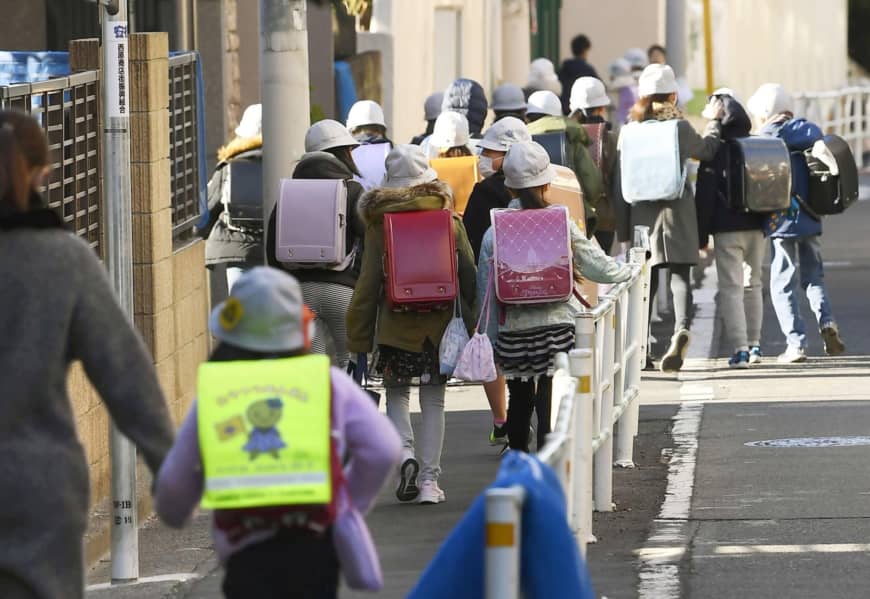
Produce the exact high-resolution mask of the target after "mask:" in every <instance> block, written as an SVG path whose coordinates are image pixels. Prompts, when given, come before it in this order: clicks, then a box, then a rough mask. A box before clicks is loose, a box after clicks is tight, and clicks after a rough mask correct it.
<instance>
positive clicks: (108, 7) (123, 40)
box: [96, 0, 139, 584]
mask: <svg viewBox="0 0 870 599" xmlns="http://www.w3.org/2000/svg"><path fill="white" fill-rule="evenodd" d="M96 1H97V2H98V3H99V4H100V5H102V6H103V7H104V8H105V10H104V11H103V13H102V21H103V47H102V50H103V68H102V72H101V74H100V77H101V79H102V83H103V209H104V210H105V212H106V262H107V263H108V267H109V278H110V279H111V280H112V285H113V287H114V288H115V292H116V293H117V294H118V302H119V303H120V305H121V308H122V309H123V310H124V313H125V314H126V315H127V317H128V318H129V319H130V321H131V322H132V320H133V231H132V221H133V216H132V213H133V208H132V198H131V195H132V192H131V189H130V85H129V76H128V55H129V44H128V36H129V27H128V23H127V0H96ZM109 427H110V433H109V435H110V451H111V457H112V584H116V583H123V582H131V581H134V580H136V579H138V578H139V528H138V522H137V520H138V516H137V505H136V504H137V497H136V448H135V446H134V445H133V444H132V443H131V442H130V441H129V439H127V438H126V437H124V436H123V435H122V434H121V432H120V431H119V430H118V429H117V428H116V427H115V425H114V423H113V424H110V425H109Z"/></svg>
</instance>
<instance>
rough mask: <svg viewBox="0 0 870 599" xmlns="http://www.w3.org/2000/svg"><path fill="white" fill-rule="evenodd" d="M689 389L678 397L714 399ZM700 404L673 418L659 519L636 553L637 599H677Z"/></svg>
mask: <svg viewBox="0 0 870 599" xmlns="http://www.w3.org/2000/svg"><path fill="white" fill-rule="evenodd" d="M685 386H690V387H692V386H693V387H694V388H690V389H689V391H688V393H686V394H685V395H684V394H683V393H682V391H681V393H680V396H681V397H686V396H689V397H692V398H693V399H695V398H698V399H704V400H711V399H713V388H712V387H707V388H706V389H705V390H704V391H705V393H703V394H702V393H700V392H699V391H700V389H699V387H700V385H693V384H692V383H689V384H688V385H685ZM703 410H704V404H703V402H702V401H687V402H685V403H683V404H682V406H680V410H679V411H678V412H677V415H676V416H674V426H673V429H672V431H671V436H672V438H673V442H674V448H673V452H672V454H671V459H670V463H669V465H668V484H667V489H666V490H665V499H664V502H663V503H662V507H661V509H660V510H659V516H658V518H657V519H656V520H655V521H653V524H652V528H651V530H650V535H649V538H647V541H646V544H645V545H644V548H643V549H641V550H640V551H639V552H638V558H639V559H640V562H641V565H640V573H639V578H640V584H639V585H638V597H639V599H679V597H680V596H681V588H680V567H679V564H680V560H681V559H682V558H683V556H684V555H685V552H686V548H687V545H688V534H687V530H686V529H687V528H688V521H689V514H690V510H691V507H692V493H693V490H694V485H695V462H696V459H697V455H698V435H699V433H700V429H701V415H702V414H703Z"/></svg>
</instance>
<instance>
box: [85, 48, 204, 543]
mask: <svg viewBox="0 0 870 599" xmlns="http://www.w3.org/2000/svg"><path fill="white" fill-rule="evenodd" d="M97 46H98V42H97V41H96V40H80V41H77V42H74V43H73V44H72V46H71V48H70V52H71V57H72V63H73V69H85V68H96V67H98V66H99V64H98V61H99V51H98V47H97ZM168 73H169V63H168V40H167V35H166V34H165V33H142V34H133V35H132V36H131V39H130V98H131V106H130V108H131V112H130V136H131V143H130V157H131V166H132V192H133V197H132V200H133V286H134V321H135V324H136V327H137V328H138V330H139V332H140V333H141V334H142V337H143V339H144V340H145V344H146V345H147V346H148V349H149V350H150V352H151V354H152V356H153V358H154V364H155V367H156V369H157V375H158V377H159V379H160V384H161V387H162V388H163V392H164V394H165V396H166V401H167V404H168V406H169V410H170V413H171V415H172V418H173V420H174V421H175V422H176V424H178V423H179V422H180V421H181V419H182V418H183V417H184V415H185V414H186V413H187V410H188V408H189V406H190V403H191V401H192V400H193V397H194V393H195V388H196V370H197V366H198V365H199V363H200V362H202V361H203V360H204V359H205V358H206V356H207V353H208V349H209V337H208V335H207V312H208V302H209V296H208V286H207V276H206V270H205V244H204V242H203V241H201V240H195V241H188V242H186V243H183V244H178V243H176V242H174V240H173V238H172V218H171V208H170V188H169V177H170V162H169V83H168V81H169V80H168ZM68 388H69V393H70V397H71V400H72V403H73V408H74V413H75V418H76V425H77V427H78V431H79V437H80V439H81V442H82V444H83V445H84V447H85V453H86V455H87V460H88V465H89V467H90V475H91V503H92V505H98V504H100V503H101V502H104V501H105V499H106V498H107V497H108V494H109V492H110V482H111V479H110V476H111V468H110V459H109V448H108V415H107V413H106V410H105V408H104V407H103V404H102V403H101V402H100V400H99V397H98V396H97V395H96V393H95V392H94V391H93V389H92V388H91V387H90V384H89V383H88V381H87V378H86V377H85V375H84V373H83V372H82V370H81V368H80V367H78V366H76V367H74V368H73V369H72V371H71V373H70V377H69V385H68ZM140 495H141V496H142V497H141V498H142V499H143V501H142V502H141V507H143V508H145V509H147V508H148V507H149V506H150V502H149V501H148V500H147V485H143V486H141V487H140ZM100 522H101V521H100ZM92 528H93V527H92ZM87 542H88V545H89V547H88V555H89V556H95V555H99V554H100V553H102V551H105V549H106V548H107V547H108V535H107V534H101V533H100V531H98V530H89V533H88V539H87Z"/></svg>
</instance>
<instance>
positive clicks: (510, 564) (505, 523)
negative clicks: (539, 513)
mask: <svg viewBox="0 0 870 599" xmlns="http://www.w3.org/2000/svg"><path fill="white" fill-rule="evenodd" d="M525 496H526V492H525V489H523V488H522V487H520V486H516V487H509V488H507V489H490V490H488V491H487V492H486V499H485V501H486V508H485V509H486V574H485V586H486V588H485V593H486V595H485V596H486V599H519V597H520V542H521V539H520V530H521V528H522V521H521V514H522V506H523V500H524V499H525Z"/></svg>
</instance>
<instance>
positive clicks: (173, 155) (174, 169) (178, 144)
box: [169, 52, 202, 237]
mask: <svg viewBox="0 0 870 599" xmlns="http://www.w3.org/2000/svg"><path fill="white" fill-rule="evenodd" d="M196 60H197V55H196V54H195V53H193V52H190V53H185V54H179V55H177V56H173V57H171V58H170V59H169V160H170V170H171V190H172V234H173V236H174V237H183V236H185V235H186V234H188V233H190V232H191V230H192V229H193V226H194V224H195V223H196V221H197V220H198V219H199V216H200V214H199V194H200V176H202V173H200V156H199V151H200V146H199V122H198V119H197V116H198V95H197V94H198V91H199V90H198V89H197V86H198V82H197V75H196Z"/></svg>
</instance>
